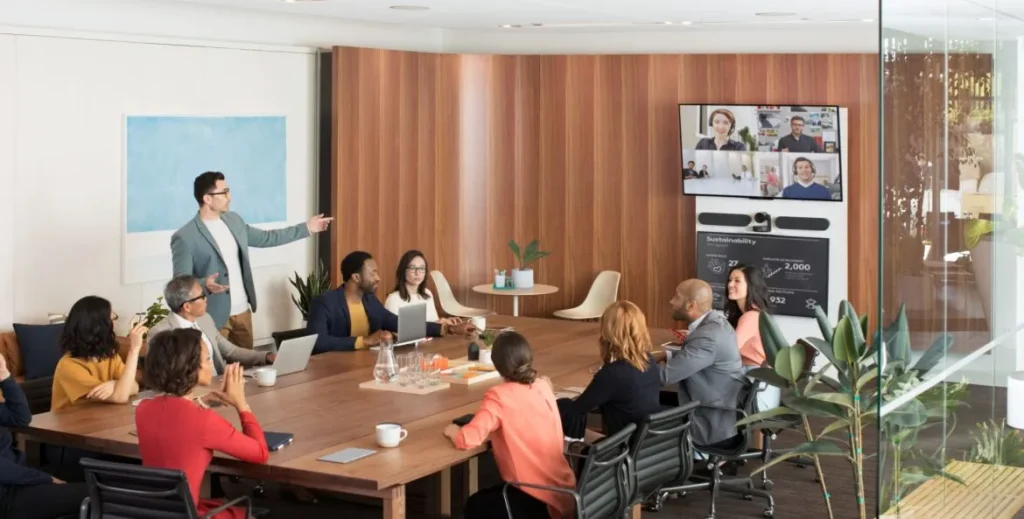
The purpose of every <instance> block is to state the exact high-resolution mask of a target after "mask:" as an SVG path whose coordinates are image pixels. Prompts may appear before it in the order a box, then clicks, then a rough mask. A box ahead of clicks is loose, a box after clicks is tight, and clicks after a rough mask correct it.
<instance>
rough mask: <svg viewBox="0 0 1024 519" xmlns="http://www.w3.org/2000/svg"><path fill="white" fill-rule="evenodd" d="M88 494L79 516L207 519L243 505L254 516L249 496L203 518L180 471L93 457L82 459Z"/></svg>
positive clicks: (95, 518) (82, 518)
mask: <svg viewBox="0 0 1024 519" xmlns="http://www.w3.org/2000/svg"><path fill="white" fill-rule="evenodd" d="M82 467H83V468H84V469H85V482H86V485H87V486H88V489H89V497H87V498H85V501H83V502H82V507H81V509H80V511H79V515H78V517H79V519H122V518H123V519H128V518H131V519H207V518H210V517H213V516H215V515H217V514H218V513H220V512H222V511H224V510H227V509H228V508H231V507H234V506H239V505H244V506H245V512H246V514H247V517H249V516H252V513H253V509H252V501H251V500H250V499H249V496H242V497H239V498H238V499H233V500H231V501H228V502H226V503H224V504H223V505H221V506H219V507H217V508H215V509H213V510H210V511H209V512H208V513H207V514H206V515H203V516H202V517H200V516H199V515H198V514H197V513H196V507H195V503H193V502H192V494H190V493H189V488H188V481H187V480H186V479H185V474H184V473H183V472H182V471H180V470H169V469H155V468H147V467H140V466H138V465H124V464H121V463H111V462H107V461H98V460H93V459H88V458H84V459H82Z"/></svg>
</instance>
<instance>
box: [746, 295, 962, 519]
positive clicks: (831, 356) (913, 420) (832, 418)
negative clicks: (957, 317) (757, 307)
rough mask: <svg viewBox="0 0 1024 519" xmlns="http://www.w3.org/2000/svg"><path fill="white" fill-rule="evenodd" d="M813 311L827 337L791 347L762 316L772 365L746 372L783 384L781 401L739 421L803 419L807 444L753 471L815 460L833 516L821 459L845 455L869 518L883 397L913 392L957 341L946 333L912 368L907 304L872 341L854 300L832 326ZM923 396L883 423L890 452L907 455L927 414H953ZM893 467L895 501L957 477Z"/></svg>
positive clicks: (925, 466) (926, 467) (931, 469)
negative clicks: (871, 432)
mask: <svg viewBox="0 0 1024 519" xmlns="http://www.w3.org/2000/svg"><path fill="white" fill-rule="evenodd" d="M815 314H816V318H817V321H818V326H819V328H820V329H821V333H822V338H817V337H808V338H805V339H800V340H799V341H798V342H797V344H795V345H787V342H786V340H785V338H784V337H783V336H782V334H781V332H779V329H778V326H776V325H775V322H774V320H773V319H772V317H771V316H770V315H768V314H766V313H762V314H761V322H760V332H761V341H762V343H764V345H765V355H766V357H767V360H768V365H770V366H773V367H771V368H757V369H754V370H752V371H750V373H748V375H750V376H751V377H754V378H756V379H758V380H762V381H764V382H765V383H767V384H770V385H773V386H776V387H779V388H781V389H782V402H781V405H780V406H779V407H777V408H775V409H771V410H768V411H765V412H762V413H757V414H755V415H752V416H749V417H747V418H745V419H743V420H741V421H740V422H739V425H744V424H756V423H758V422H763V421H770V420H772V419H777V418H778V417H780V416H781V417H790V416H799V417H800V418H801V421H802V426H803V432H804V436H805V439H806V441H805V442H804V443H803V444H801V445H799V446H797V447H796V448H794V449H792V450H791V451H789V452H787V453H784V454H782V455H780V456H778V457H777V458H775V459H773V460H772V461H770V462H769V463H766V464H765V465H764V466H763V467H761V468H760V469H758V470H757V471H755V472H760V471H762V470H765V469H767V468H768V467H771V466H772V465H775V464H777V463H780V462H782V461H784V460H786V459H788V458H792V457H794V456H810V457H812V459H813V460H814V464H815V470H816V471H817V473H818V479H819V481H820V484H821V489H822V494H823V495H824V497H825V504H826V507H827V509H828V513H829V517H833V515H832V505H831V498H830V497H829V493H828V489H827V486H826V484H825V479H824V474H823V473H822V470H821V464H820V462H819V460H818V456H841V457H844V458H845V459H846V460H847V461H848V462H849V463H850V466H851V469H852V471H853V480H854V485H855V494H856V498H857V506H858V512H859V517H861V518H862V519H864V518H866V517H867V510H866V506H865V493H866V492H865V487H864V462H865V459H867V458H870V457H871V456H873V455H866V454H865V453H864V434H863V431H864V428H865V427H867V426H869V425H870V424H872V423H876V422H878V406H879V403H880V402H882V403H884V402H887V401H890V400H891V399H893V398H896V397H897V396H898V395H900V394H903V393H904V392H906V391H908V390H909V389H910V388H912V387H913V386H914V385H916V383H919V382H920V380H921V377H922V376H923V375H924V374H926V373H927V372H928V371H930V370H931V369H932V368H934V367H935V365H936V364H937V363H938V362H939V360H941V359H942V357H943V355H945V352H946V351H947V350H948V348H949V346H950V344H951V342H952V339H951V338H950V337H949V336H948V335H943V336H942V337H940V338H939V339H938V340H936V341H935V343H933V344H932V346H931V347H930V348H929V349H928V351H926V352H925V354H924V355H923V356H922V357H921V359H919V360H918V362H917V363H915V364H913V365H912V366H909V365H908V363H909V357H910V339H909V337H910V335H909V332H908V331H907V326H906V310H905V308H902V307H901V310H900V315H899V317H897V320H896V322H894V323H893V324H892V325H890V326H889V327H887V328H886V329H885V330H882V331H881V332H880V333H876V334H875V336H874V337H873V338H872V340H871V341H870V342H869V341H868V340H867V339H866V336H867V335H868V320H867V317H866V316H858V315H857V313H856V311H855V310H854V308H853V305H851V304H850V303H849V302H848V301H843V302H842V303H841V304H840V306H839V322H838V323H837V324H836V326H835V327H834V328H833V327H832V325H831V323H830V322H829V320H828V317H827V316H826V315H825V312H824V311H823V310H822V309H821V308H816V309H815ZM883 337H884V339H883ZM883 344H884V345H885V346H884V352H881V351H879V350H880V349H883V347H882V345H883ZM814 351H817V352H818V353H820V354H821V355H822V356H823V357H824V358H825V359H826V360H827V362H826V364H825V365H824V366H822V367H821V368H819V369H817V370H815V369H813V368H812V367H809V366H808V364H810V362H809V361H810V359H809V358H808V353H811V352H814ZM811 357H813V355H811ZM882 357H885V358H886V359H887V361H885V362H884V363H883V364H881V365H879V362H878V359H880V358H882ZM922 397H924V395H919V397H918V398H915V399H911V400H910V401H908V403H906V404H905V405H903V406H901V408H900V409H899V410H897V411H896V412H893V413H891V414H889V415H887V416H886V417H885V418H883V419H882V420H881V424H880V427H882V428H883V429H884V430H885V433H883V436H885V441H886V442H888V443H889V447H890V450H892V451H894V452H903V449H905V448H906V447H907V446H906V444H905V442H907V440H908V439H909V438H910V437H911V436H913V435H916V434H917V432H919V431H920V430H921V429H922V428H923V427H925V426H926V425H927V424H928V421H929V419H933V420H934V419H939V418H944V417H946V416H947V413H948V412H949V410H950V407H949V406H948V404H945V403H940V404H936V402H935V401H928V404H929V405H931V406H932V408H931V409H929V407H928V406H926V403H925V402H924V401H922ZM961 398H962V395H961ZM939 402H941V399H939ZM936 405H938V407H939V408H936V407H935V406H936ZM812 417H813V418H823V419H828V420H829V423H828V424H827V425H825V426H824V427H822V428H820V430H817V431H815V430H813V426H812V423H811V422H810V421H809V418H812ZM900 459H902V458H900ZM926 461H927V460H926ZM893 470H894V478H895V479H896V483H895V486H896V488H895V491H894V492H893V496H895V498H897V499H898V496H900V495H902V494H903V493H904V492H905V490H906V487H907V486H908V485H912V484H916V483H920V482H921V481H923V480H925V479H928V478H930V477H933V476H942V477H947V478H949V479H952V480H956V481H959V480H958V479H957V478H955V477H953V476H950V475H948V474H946V473H944V472H943V470H942V467H937V466H935V465H934V464H933V463H927V462H925V463H918V464H916V465H914V466H909V467H907V466H903V465H901V464H900V463H899V462H898V461H897V462H894V464H893Z"/></svg>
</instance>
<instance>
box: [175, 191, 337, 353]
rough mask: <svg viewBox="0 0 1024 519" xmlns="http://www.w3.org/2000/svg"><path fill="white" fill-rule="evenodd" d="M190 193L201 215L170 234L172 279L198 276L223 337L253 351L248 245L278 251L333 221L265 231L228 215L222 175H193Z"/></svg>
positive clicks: (313, 220)
mask: <svg viewBox="0 0 1024 519" xmlns="http://www.w3.org/2000/svg"><path fill="white" fill-rule="evenodd" d="M193 194H194V195H195V198H196V202H198V203H199V213H198V214H197V215H196V217H195V218H193V219H192V220H191V221H190V222H188V223H187V224H185V225H184V226H183V227H182V228H180V229H178V230H177V231H176V232H175V233H174V235H173V236H171V255H172V258H173V263H174V274H173V275H174V276H180V275H183V274H188V275H192V276H195V277H196V278H198V279H199V280H200V282H201V284H202V285H203V287H204V289H205V290H206V292H207V294H208V295H207V298H208V299H207V302H208V308H207V312H208V313H209V314H210V317H212V318H213V322H214V324H215V325H216V326H217V329H218V330H219V331H220V333H221V335H223V336H224V337H226V338H227V339H228V340H229V341H230V342H231V343H233V344H236V345H238V346H241V347H243V348H248V349H252V347H253V335H252V312H254V311H256V289H255V287H254V285H253V281H252V267H251V266H250V265H249V247H250V246H252V247H277V246H279V245H285V244H287V243H291V242H293V241H296V240H301V239H303V238H307V237H309V235H310V234H312V233H318V232H321V231H324V230H326V229H327V226H328V225H329V224H330V223H331V220H333V218H325V217H324V216H323V215H322V214H321V215H316V216H314V217H312V218H310V219H309V220H308V221H306V223H300V224H298V225H293V226H291V227H286V228H284V229H275V230H270V231H264V230H262V229H257V228H255V227H252V226H250V225H248V224H246V223H245V221H244V220H242V217H241V216H239V215H238V214H237V213H233V212H231V211H230V206H231V190H230V189H229V188H228V184H227V182H226V181H225V180H224V174H223V173H220V172H218V171H207V172H206V173H203V174H202V175H199V176H198V177H196V180H195V183H194V184H193Z"/></svg>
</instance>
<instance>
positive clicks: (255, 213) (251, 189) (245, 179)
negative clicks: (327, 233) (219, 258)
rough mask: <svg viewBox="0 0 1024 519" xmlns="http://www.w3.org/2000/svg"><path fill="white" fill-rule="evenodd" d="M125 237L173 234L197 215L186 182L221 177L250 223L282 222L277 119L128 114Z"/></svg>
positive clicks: (281, 133) (281, 130)
mask: <svg viewBox="0 0 1024 519" xmlns="http://www.w3.org/2000/svg"><path fill="white" fill-rule="evenodd" d="M126 124H127V128H126V139H127V143H126V151H127V154H126V160H127V163H126V171H127V190H126V196H127V198H128V200H127V222H126V225H127V232H129V233H137V232H152V231H171V230H176V229H178V228H179V227H181V226H182V225H184V224H185V223H186V222H188V221H189V220H190V219H191V218H193V217H194V216H195V214H196V210H197V209H198V204H197V203H196V200H195V197H194V196H193V194H192V183H193V181H194V180H195V178H196V176H198V175H199V174H200V173H202V172H204V171H220V172H222V173H224V176H225V177H226V180H227V183H228V186H229V187H230V189H231V210H232V211H235V212H237V213H238V214H240V215H241V216H242V218H244V219H245V221H246V222H247V223H249V224H258V223H270V222H283V221H285V220H286V219H287V214H288V212H287V198H286V196H285V194H286V187H285V177H286V165H285V158H286V157H285V155H286V153H285V118H284V117H179V116H128V118H127V123H126Z"/></svg>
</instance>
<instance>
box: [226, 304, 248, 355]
mask: <svg viewBox="0 0 1024 519" xmlns="http://www.w3.org/2000/svg"><path fill="white" fill-rule="evenodd" d="M220 334H221V335H223V336H224V338H226V339H227V340H229V341H231V344H234V345H235V346H238V347H239V348H245V349H247V350H251V349H252V348H253V341H254V340H253V337H252V311H250V310H246V311H245V312H242V313H240V314H238V315H232V316H231V317H229V318H228V322H227V324H225V325H224V327H223V328H221V329H220Z"/></svg>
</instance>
